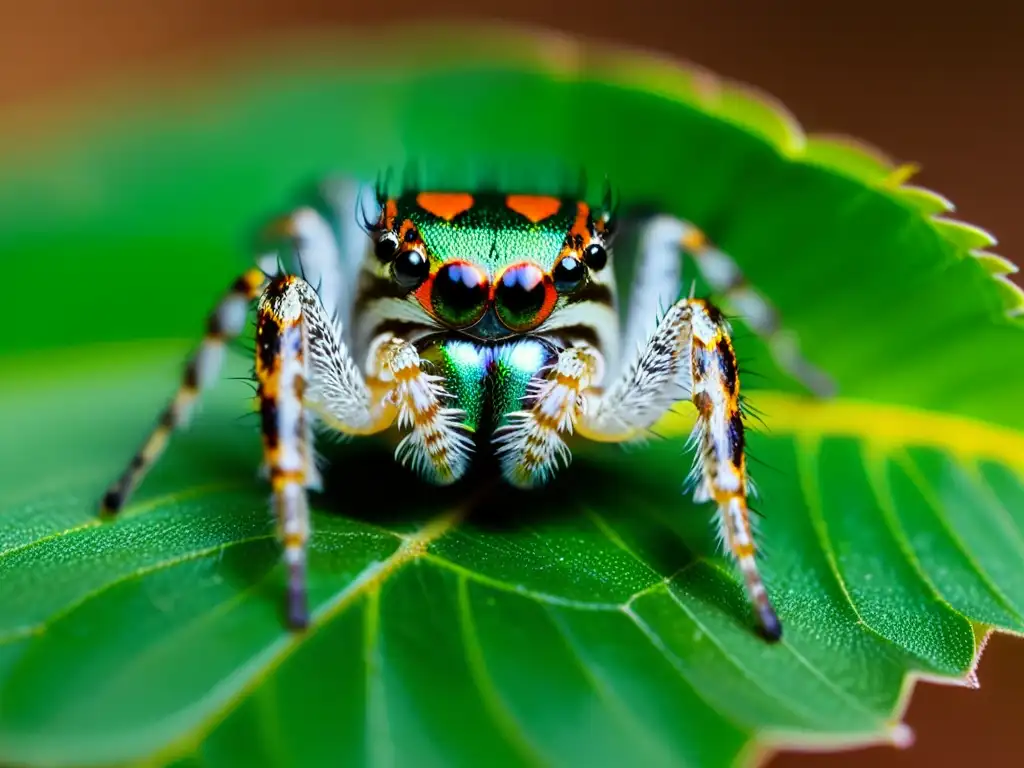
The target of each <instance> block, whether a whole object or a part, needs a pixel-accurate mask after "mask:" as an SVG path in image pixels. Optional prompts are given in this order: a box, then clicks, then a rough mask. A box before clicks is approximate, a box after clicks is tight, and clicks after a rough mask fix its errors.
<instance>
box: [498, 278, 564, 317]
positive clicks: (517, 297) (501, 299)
mask: <svg viewBox="0 0 1024 768" xmlns="http://www.w3.org/2000/svg"><path fill="white" fill-rule="evenodd" d="M555 299H556V295H555V287H554V286H553V285H552V284H551V280H550V279H548V278H547V277H546V276H545V275H544V273H543V272H541V270H540V268H539V267H537V266H536V265H535V264H516V265H514V266H512V267H509V268H508V269H506V270H505V271H504V272H503V273H502V274H501V277H500V278H498V284H497V286H496V287H495V290H494V309H495V311H496V312H497V313H498V319H499V320H501V322H502V324H503V325H505V326H506V327H507V328H509V329H510V330H513V331H528V330H530V329H531V328H536V327H537V326H538V325H540V324H541V323H543V322H544V321H545V320H546V319H547V317H548V315H549V314H551V310H552V308H553V307H554V306H555Z"/></svg>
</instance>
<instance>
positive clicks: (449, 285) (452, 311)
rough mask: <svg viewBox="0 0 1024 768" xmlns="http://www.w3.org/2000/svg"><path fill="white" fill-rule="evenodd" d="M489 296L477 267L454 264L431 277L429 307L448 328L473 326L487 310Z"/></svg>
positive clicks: (485, 277)
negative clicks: (432, 280)
mask: <svg viewBox="0 0 1024 768" xmlns="http://www.w3.org/2000/svg"><path fill="white" fill-rule="evenodd" d="M489 294H490V289H489V287H488V285H487V276H486V275H485V274H484V273H483V272H482V271H481V270H480V268H479V267H475V266H473V265H472V264H467V263H466V262H462V261H453V262H449V263H447V264H445V265H444V266H443V267H441V269H440V270H438V273H437V274H436V275H435V276H434V282H433V285H432V286H431V288H430V305H431V306H432V307H433V309H434V313H435V314H436V315H437V316H438V317H439V318H440V319H441V320H443V321H444V322H446V323H449V324H450V325H454V326H457V327H458V326H466V325H472V324H473V323H475V322H476V321H477V320H479V319H480V318H481V317H482V316H483V314H484V311H485V310H486V309H487V300H488V298H489Z"/></svg>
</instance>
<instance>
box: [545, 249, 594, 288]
mask: <svg viewBox="0 0 1024 768" xmlns="http://www.w3.org/2000/svg"><path fill="white" fill-rule="evenodd" d="M586 271H587V270H586V268H585V267H584V266H583V262H582V261H580V260H579V259H577V258H576V257H575V256H566V257H565V258H563V259H561V260H560V261H559V262H558V263H557V264H555V268H554V269H553V270H552V271H551V277H552V278H553V279H554V281H555V290H557V291H558V292H559V293H571V292H572V291H575V290H576V289H577V288H579V287H580V285H581V284H582V283H583V278H584V277H585V276H586Z"/></svg>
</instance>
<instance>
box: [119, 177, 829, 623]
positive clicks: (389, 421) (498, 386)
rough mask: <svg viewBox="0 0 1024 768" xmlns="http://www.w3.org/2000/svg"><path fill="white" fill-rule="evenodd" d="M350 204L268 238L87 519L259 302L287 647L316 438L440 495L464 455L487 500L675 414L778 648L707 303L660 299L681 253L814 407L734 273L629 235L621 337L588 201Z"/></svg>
mask: <svg viewBox="0 0 1024 768" xmlns="http://www.w3.org/2000/svg"><path fill="white" fill-rule="evenodd" d="M360 189H361V188H360V187H359V186H358V185H356V184H354V183H343V184H340V185H336V186H334V187H331V188H330V191H329V193H328V194H327V195H326V198H325V199H327V201H328V202H329V203H330V205H329V206H328V207H326V208H300V209H298V210H296V211H294V212H293V213H292V214H291V215H289V216H287V217H285V218H284V219H283V220H281V221H280V222H278V223H277V225H278V226H277V227H276V231H278V232H279V233H281V234H284V235H285V236H286V237H287V242H288V243H289V244H290V245H289V247H288V248H286V249H283V250H284V252H281V251H278V252H275V253H270V254H262V255H261V258H260V259H259V260H258V262H257V266H254V267H253V268H251V269H250V270H248V271H247V272H245V273H244V274H243V275H242V276H241V277H239V278H238V280H237V281H236V282H235V283H234V284H233V285H232V286H231V288H230V289H229V291H228V292H227V294H226V295H225V296H224V298H223V299H222V300H221V302H220V303H219V304H218V305H217V307H216V308H215V309H214V311H213V313H212V314H211V316H210V319H209V324H208V329H207V332H206V336H205V338H204V339H203V342H202V344H201V345H200V347H199V349H198V351H197V353H196V354H195V356H194V357H192V359H191V360H190V361H189V363H188V365H187V366H186V369H185V373H184V379H183V381H182V384H181V387H180V388H179V390H178V392H177V394H176V396H175V397H174V399H173V400H172V401H171V403H170V405H169V406H168V407H167V409H166V411H165V412H164V413H163V416H162V418H161V419H160V422H159V424H158V426H157V427H156V428H155V429H154V431H153V432H152V434H151V435H150V436H149V438H148V440H147V441H146V442H145V444H144V445H143V446H142V448H141V450H140V451H139V453H138V454H137V455H136V456H135V458H134V459H133V460H132V462H131V464H130V465H129V467H128V469H127V470H126V471H125V473H124V474H123V476H122V477H121V478H120V479H119V480H118V481H117V482H116V483H115V484H114V485H113V486H112V487H111V488H110V490H109V491H108V492H107V494H106V496H105V497H104V499H103V503H102V507H103V510H104V511H105V512H107V513H114V512H116V511H117V510H118V509H120V508H121V507H122V506H123V505H124V503H125V502H126V501H127V500H128V498H129V496H130V494H131V493H132V491H133V490H134V489H135V488H136V486H137V485H138V483H139V481H140V480H141V479H142V477H143V476H144V474H145V473H146V471H147V470H148V469H149V468H150V467H152V465H153V463H154V462H155V461H156V460H157V458H158V457H159V455H160V454H161V452H162V451H163V449H164V446H165V445H166V443H167V440H168V438H169V436H170V434H171V432H172V431H173V430H174V429H175V428H177V427H179V426H181V425H183V424H184V423H185V422H186V420H187V418H188V415H189V412H190V411H191V407H192V405H193V403H194V401H195V400H196V398H197V396H198V394H199V392H200V390H201V389H203V388H204V387H206V386H207V385H209V384H210V383H211V382H212V381H213V380H214V379H215V378H216V376H217V374H218V371H219V368H220V361H221V357H222V354H223V351H224V346H225V343H226V342H227V341H229V340H231V339H232V338H235V337H237V336H238V335H239V334H240V333H241V332H242V330H243V329H244V328H245V325H246V320H247V314H248V309H249V306H250V304H251V303H252V301H253V300H254V299H258V300H259V301H258V304H257V307H258V308H257V326H256V355H255V370H256V378H257V381H258V392H259V399H260V403H261V408H260V411H261V419H262V434H263V446H264V456H265V465H266V466H265V469H266V471H267V474H268V476H269V479H270V484H271V487H272V493H273V508H274V512H275V513H276V517H277V521H278V526H279V532H280V537H281V539H282V541H283V546H284V556H285V560H286V563H287V567H288V580H289V586H288V594H287V616H288V621H289V623H290V624H291V625H292V626H293V627H296V628H301V627H303V626H305V625H306V624H307V622H308V609H307V601H306V545H307V541H308V539H309V533H310V525H309V505H308V501H307V490H308V489H316V488H317V487H318V485H319V482H320V476H319V472H318V469H317V461H316V455H315V452H314V447H313V435H314V427H315V426H316V425H319V426H320V427H322V428H325V429H328V430H337V431H338V432H341V433H344V434H346V435H370V434H374V433H378V432H382V431H384V430H387V429H392V428H397V429H398V430H400V431H402V432H404V433H405V436H404V438H403V439H402V441H401V442H400V443H399V445H398V448H397V451H396V456H397V458H398V460H399V461H401V462H403V463H405V464H407V465H409V466H410V467H412V468H413V469H414V470H415V471H416V472H417V473H419V474H420V475H421V476H423V477H424V478H425V479H426V480H427V481H429V482H431V483H435V484H447V483H452V482H454V481H456V480H458V479H459V478H460V477H461V476H462V475H463V474H464V473H465V472H466V469H467V467H468V465H469V463H470V461H471V459H472V456H473V455H474V451H475V450H478V449H479V448H481V447H489V448H490V449H493V451H494V452H495V454H496V456H497V458H498V461H499V463H500V466H501V471H502V474H503V476H504V478H505V480H506V481H507V482H509V483H511V484H513V485H515V486H518V487H521V488H530V487H534V486H539V485H542V484H543V483H544V482H545V481H547V480H548V479H549V478H550V477H551V476H552V474H553V473H554V472H555V471H556V470H557V469H558V468H559V467H560V466H564V465H565V464H566V463H567V462H568V460H569V458H570V457H569V449H568V448H567V446H566V444H565V442H564V439H563V438H564V437H566V436H567V435H568V434H570V433H573V432H575V433H577V434H579V435H582V436H583V437H585V438H589V439H593V440H599V441H605V442H623V441H628V440H632V439H635V438H638V437H642V436H643V435H644V434H645V433H646V432H647V430H648V429H649V428H650V427H651V426H652V425H653V424H654V423H655V422H656V421H657V420H658V419H659V418H660V417H662V416H663V415H664V414H665V413H666V412H667V411H668V410H669V409H670V408H671V407H672V406H673V405H674V404H676V403H678V402H679V401H681V400H690V401H692V402H693V404H694V405H695V406H696V411H697V423H696V426H695V431H694V435H693V438H692V440H693V444H694V445H695V447H696V459H695V462H694V466H693V470H692V475H691V477H692V480H693V483H694V487H695V494H694V497H695V499H697V500H698V501H707V500H713V501H714V503H715V504H716V505H717V514H718V520H719V528H720V531H721V537H722V540H723V541H724V543H725V545H726V546H727V547H728V550H729V551H730V552H731V554H732V555H733V557H734V558H735V559H736V561H737V563H738V565H739V568H740V570H741V571H742V574H743V578H744V581H745V583H746V588H747V592H748V595H749V598H750V601H751V602H752V604H753V606H754V609H755V612H756V615H757V619H758V623H759V625H760V630H761V632H762V634H763V635H764V636H765V637H767V638H769V639H771V640H775V639H778V638H779V637H780V636H781V632H782V627H781V625H780V623H779V620H778V618H777V616H776V614H775V611H774V609H773V608H772V605H771V603H770V601H769V599H768V595H767V593H766V591H765V588H764V585H763V583H762V581H761V577H760V575H759V573H758V569H757V565H756V562H755V546H754V539H753V532H752V529H751V524H750V511H749V508H748V505H747V497H748V493H749V492H750V490H751V485H750V481H749V479H748V477H747V466H746V459H745V454H744V426H743V420H742V413H741V408H740V402H739V376H738V374H737V368H736V357H735V355H734V352H733V345H732V342H731V340H730V336H729V333H730V331H729V325H728V323H727V322H726V321H725V320H724V319H723V316H722V313H721V312H720V311H719V310H718V309H716V307H715V306H714V305H713V304H711V303H710V302H709V301H707V300H704V299H697V298H682V299H680V298H679V296H680V293H681V288H682V281H681V272H682V269H681V263H682V257H683V254H684V253H685V254H689V255H690V256H691V257H692V260H693V261H694V263H695V264H696V265H697V266H698V268H699V269H700V270H701V272H702V274H703V276H704V278H705V281H706V283H707V284H708V285H709V286H711V288H712V290H713V291H714V292H715V293H716V295H717V296H718V297H719V299H720V300H722V302H723V305H724V306H728V307H730V309H731V311H735V312H737V313H738V314H741V315H742V316H744V317H745V318H746V320H747V322H748V324H749V325H750V327H751V328H752V329H753V330H754V331H755V332H757V333H760V334H762V335H764V336H765V337H766V338H767V339H768V340H769V342H771V347H772V349H773V351H774V354H775V356H776V359H777V360H778V361H779V362H780V363H781V364H782V365H783V366H784V367H787V368H788V369H789V370H790V371H791V372H793V373H794V374H795V375H796V376H797V377H799V378H801V379H802V380H804V381H805V382H806V383H807V384H808V385H809V386H810V387H811V388H812V389H814V390H816V391H822V390H823V389H825V388H826V387H827V384H828V383H827V380H826V379H824V378H823V377H822V376H821V374H820V373H819V372H817V371H816V370H814V369H813V368H811V367H810V366H809V365H808V364H807V363H806V362H804V361H803V360H802V359H801V358H800V356H799V354H798V352H797V350H796V348H795V346H794V345H793V344H792V343H791V342H789V343H787V339H789V338H790V337H789V335H788V334H786V333H784V332H782V330H781V329H780V326H779V324H778V321H777V317H776V314H775V312H774V311H773V310H772V308H771V307H770V306H769V304H768V302H767V301H765V300H764V299H763V298H762V297H761V296H760V295H759V294H758V293H757V291H756V290H755V289H753V288H752V287H751V286H750V285H749V284H748V283H747V282H746V281H744V279H743V276H742V275H741V274H740V272H739V270H738V269H737V267H736V265H735V263H734V262H733V260H732V259H731V258H730V257H729V256H727V255H726V254H725V253H723V252H722V251H720V250H718V249H716V248H715V247H713V246H712V245H711V244H710V243H709V242H708V241H707V240H706V238H705V237H704V235H703V234H702V233H701V231H700V230H699V229H698V228H697V227H695V226H693V225H692V224H689V223H687V222H684V221H680V220H679V219H676V218H673V217H670V216H667V215H655V216H646V217H644V218H642V219H638V220H637V223H638V230H637V231H638V232H639V237H638V238H637V249H638V252H637V254H636V256H637V258H636V261H635V264H636V268H635V275H636V277H635V279H634V281H633V287H632V289H631V291H630V297H629V302H628V305H627V312H625V322H624V323H620V314H619V300H618V298H617V291H616V285H615V279H614V277H613V270H612V268H611V240H612V234H613V216H612V211H611V209H610V206H609V205H608V204H607V203H605V204H604V205H603V206H602V207H600V208H599V209H594V208H591V207H590V206H589V205H588V204H587V203H585V202H582V201H580V200H577V199H574V198H569V197H548V196H542V195H535V194H504V193H497V192H488V193H467V192H454V193H453V192H435V191H418V190H412V191H409V190H405V191H403V192H402V193H401V194H399V195H398V196H397V197H389V196H387V195H386V194H384V193H382V192H380V191H378V192H377V193H376V194H375V195H373V194H371V195H367V196H364V193H363V192H360V191H359V190H360ZM363 189H366V188H363ZM606 199H607V198H606ZM367 205H369V206H370V210H371V211H372V214H371V215H370V216H369V217H366V216H365V210H366V206H367ZM325 211H328V212H329V213H325ZM359 211H364V213H363V216H364V221H363V226H361V227H359V226H356V225H355V223H356V222H357V221H358V214H357V212H359ZM367 235H369V237H367ZM282 265H285V266H287V267H289V268H288V269H285V268H283V267H282ZM666 307H667V309H665V308H666ZM488 443H489V444H490V445H489V446H487V444H488Z"/></svg>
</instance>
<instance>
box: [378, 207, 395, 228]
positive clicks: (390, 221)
mask: <svg viewBox="0 0 1024 768" xmlns="http://www.w3.org/2000/svg"><path fill="white" fill-rule="evenodd" d="M396 216H398V203H397V202H396V201H394V200H388V201H387V202H386V203H384V208H383V210H381V212H380V217H381V222H380V223H381V225H382V226H383V227H384V229H394V228H395V217H396Z"/></svg>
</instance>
